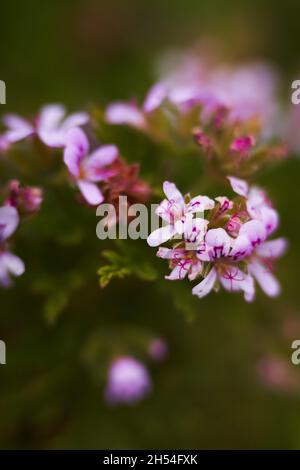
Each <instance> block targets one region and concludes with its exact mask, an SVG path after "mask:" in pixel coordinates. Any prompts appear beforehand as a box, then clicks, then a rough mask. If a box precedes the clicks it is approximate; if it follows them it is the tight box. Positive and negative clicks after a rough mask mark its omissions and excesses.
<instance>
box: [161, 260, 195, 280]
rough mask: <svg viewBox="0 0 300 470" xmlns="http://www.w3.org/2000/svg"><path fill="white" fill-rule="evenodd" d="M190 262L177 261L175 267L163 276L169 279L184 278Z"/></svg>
mask: <svg viewBox="0 0 300 470" xmlns="http://www.w3.org/2000/svg"><path fill="white" fill-rule="evenodd" d="M190 265H191V263H184V262H182V263H179V264H178V265H177V266H175V268H173V269H172V271H171V272H170V274H169V275H168V276H165V279H168V280H169V281H180V280H181V279H184V278H185V277H186V275H187V273H188V272H189V267H190Z"/></svg>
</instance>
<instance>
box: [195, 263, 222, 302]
mask: <svg viewBox="0 0 300 470" xmlns="http://www.w3.org/2000/svg"><path fill="white" fill-rule="evenodd" d="M216 280H217V273H216V270H215V269H214V268H212V269H211V270H210V272H209V273H208V275H207V276H206V277H205V278H204V279H203V281H201V282H200V283H199V284H197V285H196V286H195V287H194V288H193V290H192V294H193V295H197V297H199V298H201V297H204V296H205V295H207V294H209V293H210V291H211V290H212V289H213V287H214V285H215V282H216Z"/></svg>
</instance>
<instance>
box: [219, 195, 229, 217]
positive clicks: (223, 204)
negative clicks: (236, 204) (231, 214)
mask: <svg viewBox="0 0 300 470" xmlns="http://www.w3.org/2000/svg"><path fill="white" fill-rule="evenodd" d="M216 201H217V202H218V203H219V204H220V208H219V213H221V214H222V213H223V212H226V211H228V210H231V209H232V207H233V202H232V201H230V199H228V197H226V196H219V197H216Z"/></svg>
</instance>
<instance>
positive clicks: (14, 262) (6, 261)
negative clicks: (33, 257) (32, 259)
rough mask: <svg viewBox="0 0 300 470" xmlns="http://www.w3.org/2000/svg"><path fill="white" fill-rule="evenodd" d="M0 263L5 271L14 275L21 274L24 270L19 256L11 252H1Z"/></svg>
mask: <svg viewBox="0 0 300 470" xmlns="http://www.w3.org/2000/svg"><path fill="white" fill-rule="evenodd" d="M1 263H2V265H3V266H5V268H6V269H7V271H9V272H10V273H11V274H13V275H14V276H21V274H23V273H24V271H25V265H24V263H23V261H22V260H21V258H19V257H18V256H16V255H13V254H12V253H8V252H6V253H3V254H2V255H1Z"/></svg>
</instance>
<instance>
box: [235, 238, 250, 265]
mask: <svg viewBox="0 0 300 470" xmlns="http://www.w3.org/2000/svg"><path fill="white" fill-rule="evenodd" d="M251 251H252V244H251V242H250V240H249V238H248V237H245V235H239V236H238V237H237V238H236V239H235V240H234V242H233V246H232V249H231V252H230V257H231V258H232V259H233V260H234V261H239V260H241V259H243V258H245V257H246V256H248V255H249V254H250V253H251Z"/></svg>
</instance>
